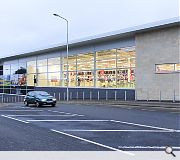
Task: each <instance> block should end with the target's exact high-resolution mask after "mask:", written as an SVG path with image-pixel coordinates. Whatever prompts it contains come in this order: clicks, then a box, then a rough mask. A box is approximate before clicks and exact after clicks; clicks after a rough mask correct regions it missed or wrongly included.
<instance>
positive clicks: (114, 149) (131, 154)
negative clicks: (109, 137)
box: [51, 129, 134, 156]
mask: <svg viewBox="0 0 180 160" xmlns="http://www.w3.org/2000/svg"><path fill="white" fill-rule="evenodd" d="M51 131H53V132H56V133H59V134H63V135H66V136H69V137H72V138H75V139H79V140H81V141H85V142H88V143H91V144H95V145H97V146H101V147H103V148H107V149H110V150H113V151H118V152H121V153H124V154H127V155H130V156H134V154H133V153H130V152H126V151H122V150H119V149H117V148H113V147H110V146H106V145H103V144H101V143H97V142H94V141H91V140H88V139H84V138H80V137H77V136H74V135H71V134H67V133H64V132H61V131H57V130H54V129H51Z"/></svg>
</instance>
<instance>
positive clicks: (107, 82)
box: [96, 69, 116, 88]
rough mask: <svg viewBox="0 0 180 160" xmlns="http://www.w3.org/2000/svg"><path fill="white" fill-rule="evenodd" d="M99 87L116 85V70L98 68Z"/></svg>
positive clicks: (113, 86)
mask: <svg viewBox="0 0 180 160" xmlns="http://www.w3.org/2000/svg"><path fill="white" fill-rule="evenodd" d="M96 86H97V87H110V88H115V87H116V70H115V69H111V70H97V84H96Z"/></svg>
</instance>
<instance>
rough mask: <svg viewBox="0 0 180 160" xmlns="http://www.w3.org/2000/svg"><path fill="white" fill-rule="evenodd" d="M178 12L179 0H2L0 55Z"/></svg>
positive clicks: (176, 15) (39, 47)
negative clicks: (58, 15) (67, 34)
mask: <svg viewBox="0 0 180 160" xmlns="http://www.w3.org/2000/svg"><path fill="white" fill-rule="evenodd" d="M53 13H57V14H60V15H61V16H64V17H65V18H67V19H68V20H69V39H70V40H76V39H80V38H85V37H88V36H92V35H98V34H102V33H106V32H111V31H116V30H120V29H124V28H128V27H132V26H136V25H141V24H145V23H149V22H155V21H159V20H165V19H169V18H173V17H178V16H179V0H0V58H2V57H7V56H10V55H16V54H22V53H26V52H30V51H35V50H39V49H43V48H49V47H51V46H55V45H58V44H61V43H63V42H65V41H66V23H65V21H63V20H62V19H58V18H57V17H54V16H53V15H52V14H53Z"/></svg>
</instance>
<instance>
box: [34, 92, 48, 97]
mask: <svg viewBox="0 0 180 160" xmlns="http://www.w3.org/2000/svg"><path fill="white" fill-rule="evenodd" d="M37 95H40V96H50V94H49V93H47V92H37Z"/></svg>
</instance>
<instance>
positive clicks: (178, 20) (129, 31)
mask: <svg viewBox="0 0 180 160" xmlns="http://www.w3.org/2000/svg"><path fill="white" fill-rule="evenodd" d="M173 26H180V17H174V18H171V19H167V20H162V21H158V22H153V23H148V24H144V25H139V26H135V27H130V28H126V29H121V30H117V31H114V32H108V33H104V34H100V35H95V36H90V37H86V38H83V39H78V40H74V41H70V42H69V47H70V48H71V47H78V46H83V45H88V44H92V43H100V42H105V41H110V40H116V39H121V38H125V37H133V36H135V34H137V33H143V32H148V31H154V30H158V29H162V28H167V27H173ZM65 48H66V44H65V43H62V44H59V45H54V46H51V47H49V48H45V49H39V50H36V51H32V52H28V53H23V54H19V55H14V56H9V57H5V58H1V59H0V61H4V60H9V59H15V58H21V57H27V56H33V55H37V54H42V53H44V52H50V51H56V50H60V49H61V50H62V49H65Z"/></svg>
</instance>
